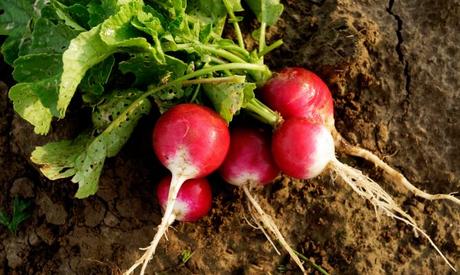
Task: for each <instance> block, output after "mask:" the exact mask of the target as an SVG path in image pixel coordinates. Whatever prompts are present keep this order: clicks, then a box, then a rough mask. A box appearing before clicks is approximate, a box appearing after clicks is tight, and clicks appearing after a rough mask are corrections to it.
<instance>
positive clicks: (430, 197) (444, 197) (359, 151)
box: [332, 128, 460, 205]
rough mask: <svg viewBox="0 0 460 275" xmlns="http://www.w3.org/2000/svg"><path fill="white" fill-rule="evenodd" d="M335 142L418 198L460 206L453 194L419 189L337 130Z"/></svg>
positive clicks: (335, 131) (334, 133) (349, 153)
mask: <svg viewBox="0 0 460 275" xmlns="http://www.w3.org/2000/svg"><path fill="white" fill-rule="evenodd" d="M332 133H333V136H334V140H336V142H337V143H338V144H337V145H338V146H337V147H338V148H340V149H341V150H343V151H344V152H345V153H346V154H348V155H351V156H355V157H360V158H363V159H365V160H367V161H369V162H372V163H374V164H375V165H376V166H377V167H379V168H380V169H382V170H383V171H384V172H385V173H387V175H388V177H389V178H390V180H391V181H392V182H394V183H396V184H400V185H403V186H404V187H405V188H406V189H407V190H409V191H410V192H412V193H414V194H415V195H416V196H418V197H421V198H424V199H426V200H430V201H433V200H450V201H452V202H454V203H456V204H458V205H460V199H459V198H456V197H454V196H452V194H429V193H427V192H425V191H423V190H420V189H418V188H417V187H415V186H414V185H413V184H412V183H410V181H409V180H407V179H406V177H404V176H403V174H401V173H400V172H398V171H396V169H394V168H392V167H391V166H389V165H388V164H386V163H385V162H384V161H382V160H381V159H380V158H379V157H378V156H376V155H375V154H374V153H372V152H370V151H368V150H366V149H363V148H360V147H358V146H353V145H351V144H350V143H348V142H347V141H346V140H345V139H344V138H343V137H342V136H341V135H340V134H339V133H338V132H337V130H335V128H334V130H333V131H332Z"/></svg>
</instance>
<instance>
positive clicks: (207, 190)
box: [156, 176, 212, 222]
mask: <svg viewBox="0 0 460 275" xmlns="http://www.w3.org/2000/svg"><path fill="white" fill-rule="evenodd" d="M170 186H171V177H170V176H168V177H165V178H163V179H162V180H161V181H160V183H159V184H158V186H157V192H156V193H157V199H158V202H159V203H160V206H161V208H162V209H163V211H164V210H165V209H166V206H167V202H168V194H169V187H170ZM211 204H212V193H211V186H210V185H209V182H208V180H207V179H206V178H199V179H190V180H187V181H186V182H184V184H183V185H182V187H181V188H180V190H179V193H178V194H177V199H176V203H175V204H174V210H173V216H174V219H175V220H178V221H182V222H194V221H197V220H198V219H200V218H202V217H203V216H205V215H206V214H208V212H209V210H210V209H211Z"/></svg>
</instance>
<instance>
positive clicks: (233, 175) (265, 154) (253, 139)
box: [219, 127, 305, 272]
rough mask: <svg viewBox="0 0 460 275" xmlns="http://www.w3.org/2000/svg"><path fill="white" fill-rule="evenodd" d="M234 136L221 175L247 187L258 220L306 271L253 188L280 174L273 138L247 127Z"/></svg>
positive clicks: (238, 130)
mask: <svg viewBox="0 0 460 275" xmlns="http://www.w3.org/2000/svg"><path fill="white" fill-rule="evenodd" d="M230 137H231V139H230V149H229V151H228V154H227V157H226V158H225V161H224V163H223V164H222V166H221V167H220V168H219V172H220V175H221V176H222V178H224V179H225V181H227V182H228V183H230V184H233V185H236V186H238V187H241V188H243V191H244V193H245V194H246V196H247V198H248V200H249V202H248V208H249V211H250V212H251V215H252V217H253V218H254V221H255V222H256V224H257V225H259V224H260V222H262V224H263V226H264V227H265V228H266V229H267V230H269V232H270V233H271V234H272V235H273V236H274V237H275V238H276V239H277V240H278V241H279V242H280V243H281V245H282V246H283V247H284V248H285V249H286V251H287V252H288V253H289V255H290V256H291V257H292V259H293V260H294V261H295V263H296V264H297V265H298V266H299V267H300V269H301V270H302V272H305V269H304V267H303V265H302V262H301V261H300V259H299V257H298V256H297V255H296V254H295V252H294V250H293V249H292V248H291V247H290V246H289V244H288V243H287V242H286V240H285V239H284V237H283V235H282V234H281V232H280V231H279V229H278V227H277V226H276V224H275V222H274V221H273V219H272V218H271V217H270V216H269V215H268V214H266V213H265V211H264V210H263V209H262V207H261V206H260V205H259V203H258V202H257V200H256V198H255V197H254V196H253V195H252V194H251V192H250V188H255V187H262V186H264V185H266V184H269V183H271V182H272V181H273V180H274V179H275V178H276V177H277V176H278V175H279V168H278V167H277V166H276V164H275V162H274V160H273V157H272V155H271V152H270V140H269V138H268V137H267V136H266V134H265V133H264V132H263V130H257V129H254V128H246V127H245V128H243V127H240V128H234V129H232V131H231V134H230ZM251 205H252V207H253V208H254V209H255V210H256V213H253V210H251V209H252V208H251ZM259 221H260V222H259ZM258 228H259V229H261V230H262V232H263V233H264V234H265V236H266V237H267V239H268V240H269V241H270V243H271V244H272V245H273V247H274V248H275V250H276V251H277V252H278V250H277V249H276V246H275V245H274V244H273V242H272V241H271V239H270V237H269V235H267V233H266V232H265V230H264V228H263V227H262V226H258ZM278 253H279V252H278Z"/></svg>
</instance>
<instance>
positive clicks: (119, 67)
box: [0, 0, 283, 198]
mask: <svg viewBox="0 0 460 275" xmlns="http://www.w3.org/2000/svg"><path fill="white" fill-rule="evenodd" d="M247 5H248V6H249V7H250V9H251V10H252V11H253V12H254V13H255V15H256V17H257V18H258V19H259V21H260V22H261V27H262V26H265V25H266V24H268V25H272V24H274V23H275V22H276V20H277V19H278V17H279V16H280V14H281V11H282V9H283V7H282V5H281V4H279V2H278V1H277V0H257V1H254V0H247ZM0 11H2V13H0V35H5V36H7V38H6V40H5V42H4V43H3V44H2V45H1V53H2V55H3V57H4V59H5V61H6V62H7V63H8V64H10V65H11V66H13V68H14V71H13V77H14V79H15V80H16V82H17V84H16V85H14V86H13V87H12V88H11V89H10V91H9V98H10V99H11V101H12V102H13V107H14V110H15V111H16V112H17V113H18V114H19V115H20V116H21V117H22V118H23V119H25V120H26V121H28V122H29V123H30V124H32V125H33V126H34V131H35V133H37V134H47V133H49V131H51V125H52V122H53V120H56V119H63V118H64V117H65V115H66V113H67V109H68V107H69V104H70V102H71V101H72V99H74V98H75V97H76V96H79V97H81V99H82V101H83V102H84V105H85V106H87V107H89V108H88V109H90V110H92V126H90V127H88V129H87V130H86V131H85V132H83V133H81V134H80V135H79V136H78V137H76V138H75V139H73V140H63V141H58V142H53V143H48V144H46V145H44V146H40V147H37V148H36V149H35V151H34V152H33V153H32V156H31V160H32V161H33V162H34V163H36V164H38V165H40V167H41V172H42V173H43V174H44V175H45V176H46V177H48V178H49V179H52V180H55V179H61V178H67V177H71V180H72V182H74V183H77V184H78V185H79V189H78V191H77V193H76V197H78V198H85V197H87V196H90V195H92V194H94V193H95V192H96V191H97V187H98V180H99V176H100V174H101V171H102V167H103V165H104V162H105V160H106V159H107V158H108V157H113V156H115V155H116V154H117V153H118V152H119V151H120V150H121V148H122V146H123V145H124V144H125V143H126V141H127V140H128V139H129V137H130V135H131V133H132V131H133V129H134V127H135V126H136V124H137V122H138V121H139V119H140V118H141V117H142V116H144V115H146V114H148V113H149V112H150V110H151V106H152V103H153V104H155V105H157V107H158V109H159V110H160V111H161V112H164V111H166V110H167V109H168V108H170V107H171V106H173V105H175V104H178V103H182V102H196V103H201V104H210V105H213V106H214V108H215V109H216V111H218V112H219V113H220V114H221V115H222V117H223V118H224V119H225V120H226V121H228V122H230V121H231V120H232V118H233V116H234V115H236V114H237V113H238V112H239V111H240V109H242V108H243V109H244V108H245V107H246V106H248V104H250V102H251V101H252V100H254V98H255V97H254V89H255V88H256V87H257V85H260V84H261V83H263V82H264V81H265V80H266V79H267V78H268V77H269V76H270V71H269V70H268V68H266V67H265V66H264V65H263V58H262V55H263V54H262V52H261V51H260V50H252V51H249V50H247V49H246V48H245V47H244V41H243V40H242V35H241V31H240V29H239V27H238V21H240V20H242V17H241V16H237V15H236V13H240V12H243V7H242V5H241V2H240V1H239V0H197V1H186V0H165V1H157V0H151V1H145V2H144V1H142V0H79V1H69V0H60V1H58V0H35V1H32V0H14V1H13V0H0ZM227 22H228V23H231V24H232V25H233V27H234V28H235V32H236V33H237V37H238V42H237V43H236V42H235V41H233V40H231V39H228V38H225V37H223V31H224V28H225V27H226V24H227ZM261 39H262V40H261V41H259V43H263V44H265V38H264V37H263V38H261ZM266 52H267V51H266V50H265V51H264V52H263V53H266ZM128 76H131V78H132V79H133V81H132V82H130V83H128V85H126V86H127V87H129V88H128V89H120V88H117V85H116V83H119V81H118V82H117V80H118V79H119V78H124V79H130V77H128ZM125 81H128V80H125ZM151 100H152V101H151Z"/></svg>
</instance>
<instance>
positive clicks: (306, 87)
mask: <svg viewBox="0 0 460 275" xmlns="http://www.w3.org/2000/svg"><path fill="white" fill-rule="evenodd" d="M259 95H260V97H261V99H262V101H263V102H264V103H265V104H267V105H268V106H269V107H270V108H271V109H273V110H275V111H277V112H279V113H280V114H281V116H282V117H283V118H284V119H288V118H291V117H303V118H306V119H308V120H310V121H311V122H314V123H320V124H324V125H325V126H326V127H327V128H328V129H329V131H330V132H331V133H332V136H333V137H334V141H335V143H336V145H337V149H338V150H340V151H342V152H344V153H346V154H348V155H352V156H356V157H360V158H364V159H366V160H367V161H370V162H372V163H374V164H375V165H376V166H377V167H379V168H380V169H382V170H383V171H385V173H387V175H388V176H389V178H390V180H391V181H393V182H394V183H396V184H401V185H403V186H404V187H405V188H406V189H408V190H409V191H411V192H412V193H414V194H415V195H416V196H419V197H422V198H424V199H427V200H439V199H447V200H450V201H453V202H455V203H457V204H460V199H458V198H456V197H454V196H452V195H449V194H434V195H433V194H428V193H426V192H424V191H422V190H420V189H419V188H417V187H415V186H414V185H413V184H411V183H410V182H409V180H407V179H406V177H404V175H402V174H401V173H400V172H398V171H396V170H395V169H394V168H392V167H391V166H389V165H388V164H386V163H385V162H384V161H382V160H381V159H380V158H379V157H378V156H377V155H375V154H374V153H372V152H370V151H368V150H366V149H363V148H360V147H358V146H353V145H351V144H350V143H348V142H347V141H346V140H345V139H344V138H343V137H342V136H341V135H340V133H339V132H338V131H337V130H336V128H335V126H334V110H333V99H332V96H331V92H330V90H329V88H328V87H327V85H326V83H324V81H323V80H321V78H320V77H319V76H317V75H316V74H315V73H313V72H311V71H309V70H306V69H304V68H301V67H292V68H285V69H283V70H281V71H280V72H279V73H277V74H275V75H274V76H273V77H272V78H271V79H270V80H269V81H267V83H266V84H265V85H264V87H263V88H262V89H261V91H260V94H259ZM278 120H279V119H278Z"/></svg>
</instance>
